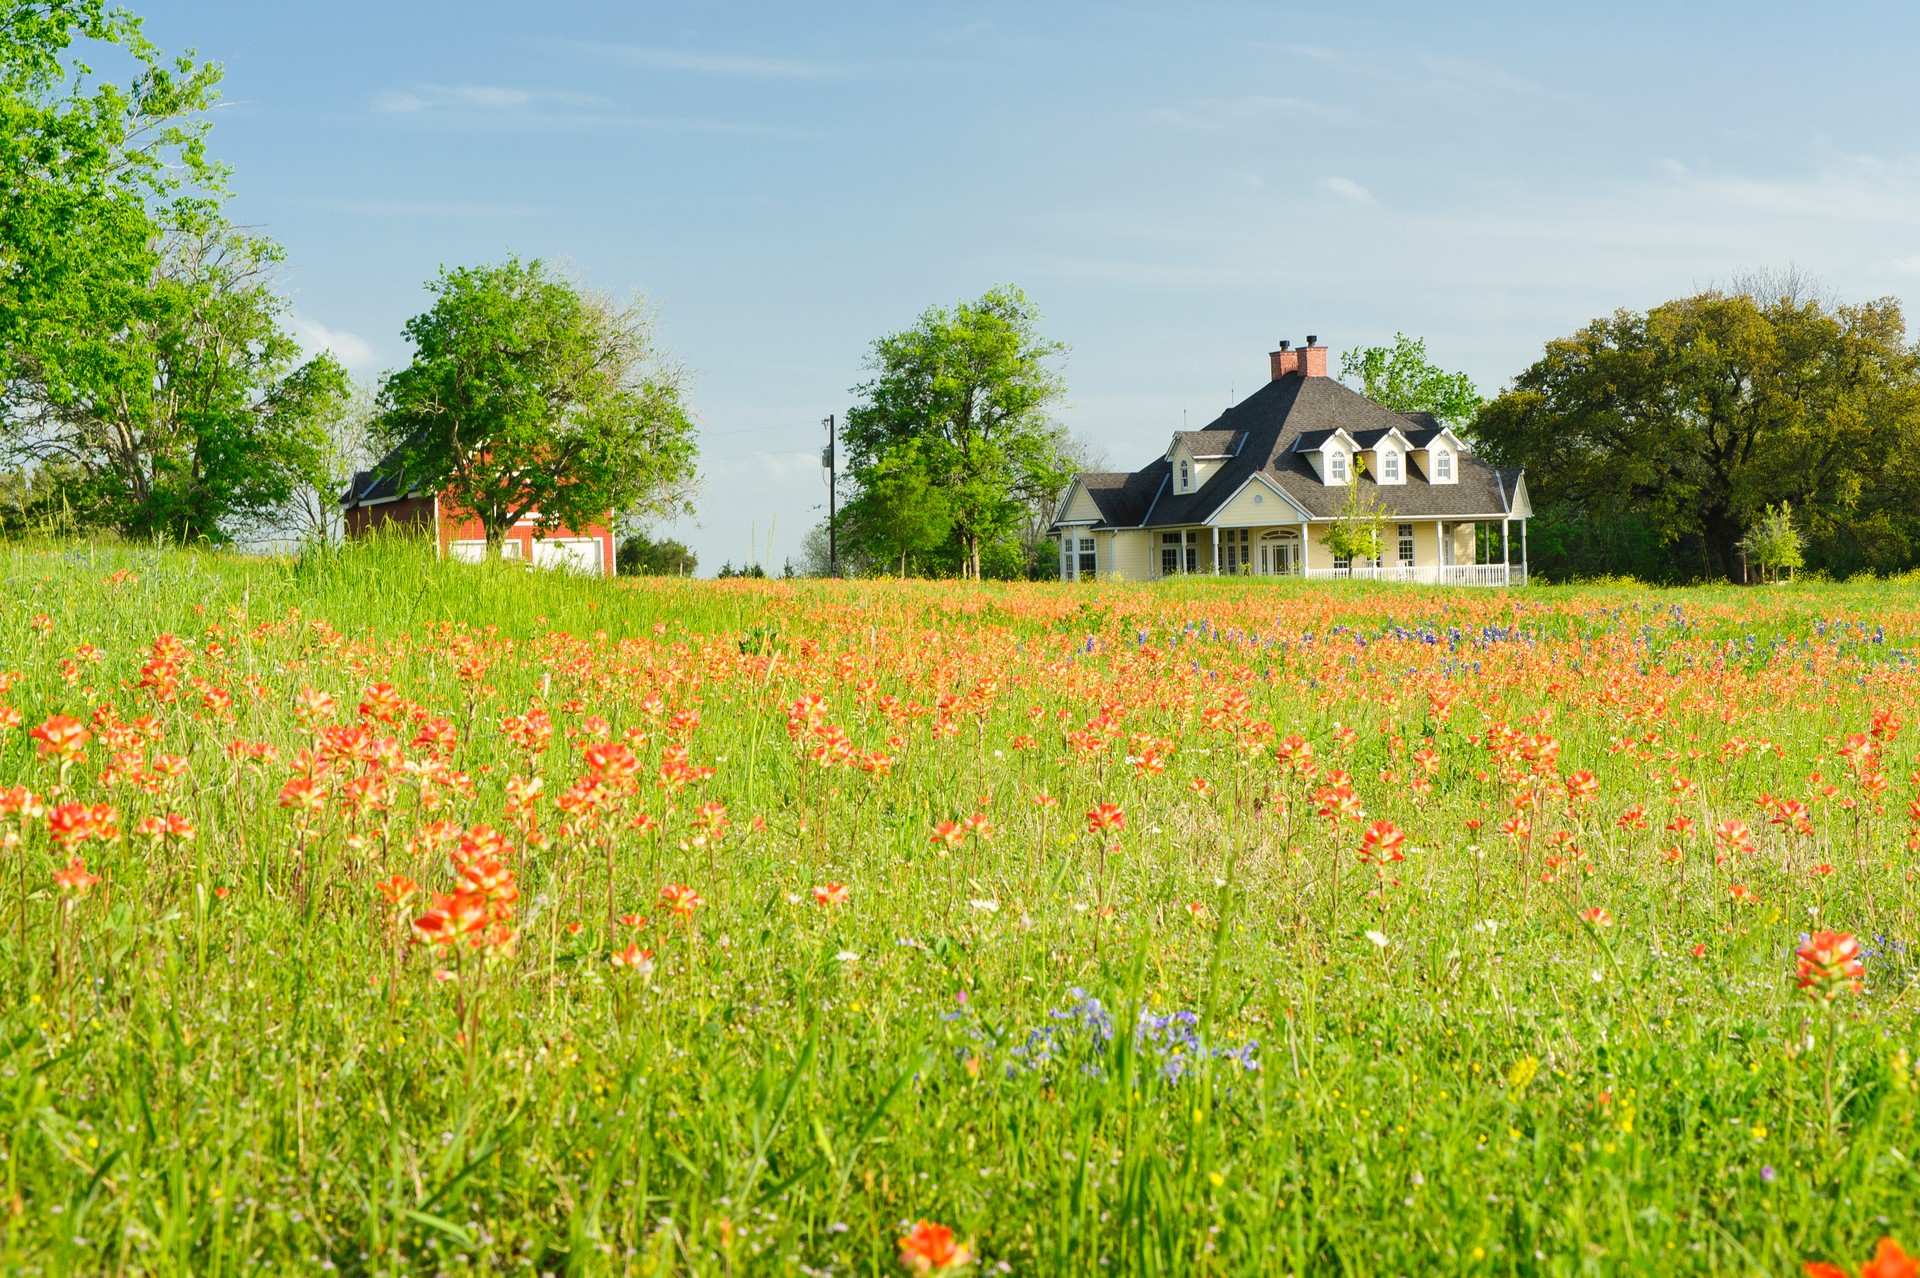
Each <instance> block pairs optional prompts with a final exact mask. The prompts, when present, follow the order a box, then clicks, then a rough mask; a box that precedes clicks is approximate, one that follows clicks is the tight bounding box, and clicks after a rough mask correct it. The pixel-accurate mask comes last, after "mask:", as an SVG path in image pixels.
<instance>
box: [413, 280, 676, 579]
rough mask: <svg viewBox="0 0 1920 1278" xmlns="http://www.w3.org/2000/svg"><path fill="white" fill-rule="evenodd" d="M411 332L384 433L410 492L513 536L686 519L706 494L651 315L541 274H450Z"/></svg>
mask: <svg viewBox="0 0 1920 1278" xmlns="http://www.w3.org/2000/svg"><path fill="white" fill-rule="evenodd" d="M429 288H430V289H431V290H432V292H433V293H434V294H435V300H434V304H433V306H432V308H431V309H429V310H428V311H427V312H426V313H425V314H422V315H419V316H416V317H415V318H414V319H412V320H410V321H408V323H407V326H406V335H407V337H408V338H409V339H410V340H411V341H412V343H413V347H414V357H413V363H412V364H411V365H409V366H408V367H407V368H404V369H402V370H401V371H400V372H398V373H395V374H393V375H392V376H390V377H388V378H387V380H386V382H385V384H384V386H383V388H382V392H381V393H382V399H383V404H384V407H385V411H384V412H383V414H382V415H381V418H380V423H379V426H380V433H381V434H382V436H383V437H384V438H385V439H386V440H387V441H388V442H389V443H391V444H392V445H393V446H394V447H395V449H396V450H397V452H398V454H399V460H400V464H401V466H402V467H403V469H404V472H405V474H406V476H407V478H408V479H409V480H410V481H411V482H413V483H415V484H418V485H421V486H423V487H426V488H430V489H433V490H434V491H438V492H441V493H443V494H445V495H446V496H447V497H448V498H449V499H450V500H451V501H452V502H453V504H454V505H456V506H458V507H460V508H463V509H466V510H469V511H472V512H473V513H474V515H475V516H476V517H477V518H478V519H479V520H480V523H481V526H482V527H483V528H485V530H486V536H487V553H488V554H489V555H490V556H497V555H498V554H499V553H500V543H501V540H502V538H503V537H504V535H505V533H506V531H507V529H509V528H511V527H513V525H514V524H516V523H518V522H519V521H521V520H522V519H528V518H531V519H533V520H534V521H535V524H536V526H537V527H539V528H541V529H552V528H556V527H559V526H561V525H566V526H569V527H572V528H584V527H586V526H587V525H589V524H594V523H605V522H606V521H607V519H608V515H609V512H616V513H617V514H618V515H619V516H620V517H622V518H628V519H637V518H645V517H649V516H654V517H657V516H667V515H673V514H677V513H679V512H680V511H682V510H684V509H685V508H686V505H687V500H688V494H689V492H690V490H691V487H692V484H693V480H694V470H695V457H696V448H695V444H694V425H693V419H692V417H691V415H690V413H689V411H688V408H687V404H686V386H685V382H686V378H685V375H684V373H683V372H682V371H681V370H680V369H679V367H678V366H677V365H674V364H673V363H671V362H669V361H668V360H666V359H665V358H664V357H663V356H662V354H661V352H660V351H659V349H658V348H657V347H656V345H655V342H654V338H653V332H652V328H653V325H652V317H651V315H650V314H649V312H648V311H647V309H646V308H645V307H644V306H641V305H639V304H637V303H636V304H633V305H629V306H624V307H622V306H617V305H615V304H614V303H613V302H611V301H610V300H609V299H607V298H604V297H601V296H598V295H596V294H591V293H588V292H585V291H583V290H582V289H580V288H579V287H578V286H576V285H575V284H574V283H573V282H572V281H570V280H567V279H565V278H563V277H561V276H559V275H557V274H555V273H554V272H553V271H551V270H549V269H548V268H547V267H546V266H545V265H544V264H543V263H541V262H539V261H538V260H535V261H530V262H522V261H520V260H519V259H518V258H509V259H507V261H505V262H503V263H501V264H500V265H498V266H480V267H462V268H460V269H457V270H442V271H441V272H440V275H439V277H438V278H437V279H436V280H435V281H434V282H433V283H432V284H431V285H429Z"/></svg>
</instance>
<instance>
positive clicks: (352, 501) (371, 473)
mask: <svg viewBox="0 0 1920 1278" xmlns="http://www.w3.org/2000/svg"><path fill="white" fill-rule="evenodd" d="M404 479H405V476H403V475H402V474H401V473H400V451H399V450H398V449H395V450H394V451H393V452H390V453H388V454H387V455H386V456H385V457H382V458H381V459H380V460H379V461H377V462H375V463H374V464H373V468H372V469H371V470H356V471H355V472H353V480H352V482H350V483H349V484H348V485H347V491H346V492H344V493H342V494H341V495H340V504H341V505H342V506H345V507H347V508H349V509H351V508H353V507H355V506H359V505H364V504H365V503H367V502H374V501H388V500H391V499H393V498H395V497H411V496H414V495H415V489H414V487H413V486H412V485H411V484H409V485H407V487H406V491H405V492H402V491H401V485H402V483H403V481H404Z"/></svg>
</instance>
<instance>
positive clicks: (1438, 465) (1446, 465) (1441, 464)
mask: <svg viewBox="0 0 1920 1278" xmlns="http://www.w3.org/2000/svg"><path fill="white" fill-rule="evenodd" d="M1433 477H1434V478H1435V479H1437V480H1439V481H1440V482H1442V483H1446V484H1450V483H1452V482H1453V454H1452V453H1451V452H1449V451H1447V450H1446V449H1444V448H1442V449H1439V450H1437V451H1436V452H1435V453H1434V454H1433Z"/></svg>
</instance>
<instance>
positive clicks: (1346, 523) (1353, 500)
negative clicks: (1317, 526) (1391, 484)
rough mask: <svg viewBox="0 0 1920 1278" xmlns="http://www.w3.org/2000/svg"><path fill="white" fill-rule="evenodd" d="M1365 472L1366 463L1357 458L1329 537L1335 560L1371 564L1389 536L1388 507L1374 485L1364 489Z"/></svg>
mask: <svg viewBox="0 0 1920 1278" xmlns="http://www.w3.org/2000/svg"><path fill="white" fill-rule="evenodd" d="M1365 469H1366V463H1365V462H1364V461H1362V460H1361V459H1360V458H1359V457H1355V458H1354V459H1353V478H1352V479H1351V480H1350V481H1349V482H1348V484H1347V496H1346V499H1345V500H1344V501H1342V502H1341V503H1340V513H1339V514H1338V515H1337V516H1336V517H1335V519H1334V522H1333V526H1332V527H1331V528H1329V529H1327V534H1326V546H1327V549H1328V550H1329V551H1330V552H1332V553H1333V555H1334V556H1335V557H1337V558H1341V559H1346V560H1348V561H1349V562H1358V561H1363V560H1364V561H1368V562H1371V561H1372V560H1375V559H1378V558H1380V553H1381V545H1382V543H1383V542H1384V540H1385V537H1386V531H1385V530H1386V523H1387V508H1386V506H1385V505H1384V504H1383V503H1382V502H1381V501H1380V495H1379V494H1378V493H1377V492H1375V491H1374V489H1373V486H1372V485H1368V486H1367V488H1366V489H1365V490H1364V491H1362V489H1361V487H1360V476H1361V474H1362V473H1363V472H1364V471H1365Z"/></svg>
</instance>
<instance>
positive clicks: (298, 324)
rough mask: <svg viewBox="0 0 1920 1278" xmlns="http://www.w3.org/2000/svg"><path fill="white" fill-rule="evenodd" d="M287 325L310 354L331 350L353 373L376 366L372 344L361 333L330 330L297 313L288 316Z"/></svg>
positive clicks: (336, 329) (370, 369) (367, 370)
mask: <svg viewBox="0 0 1920 1278" xmlns="http://www.w3.org/2000/svg"><path fill="white" fill-rule="evenodd" d="M287 324H288V326H289V327H291V328H292V329H293V335H294V336H295V337H296V338H297V339H299V342H300V345H301V347H302V348H303V349H305V350H306V352H307V353H308V354H309V355H313V354H317V353H319V352H320V351H330V352H332V354H333V357H334V358H335V359H337V360H339V361H340V362H341V363H342V364H344V365H346V367H347V371H348V372H350V373H368V372H372V371H373V370H374V368H375V367H376V365H377V361H376V360H375V358H374V353H373V346H372V344H371V343H369V342H368V341H367V339H366V338H364V337H361V336H360V335H359V334H358V333H349V332H347V331H346V330H345V329H343V328H328V327H327V326H326V325H325V324H322V323H321V322H320V321H319V320H315V319H308V318H307V317H306V316H304V315H301V314H299V313H297V312H296V313H294V314H291V315H289V316H287Z"/></svg>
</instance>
